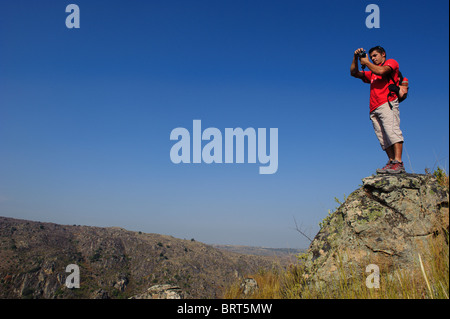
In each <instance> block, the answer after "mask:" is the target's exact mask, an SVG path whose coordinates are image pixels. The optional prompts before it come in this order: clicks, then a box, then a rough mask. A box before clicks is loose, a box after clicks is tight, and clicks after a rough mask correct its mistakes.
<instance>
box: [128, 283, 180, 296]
mask: <svg viewBox="0 0 450 319" xmlns="http://www.w3.org/2000/svg"><path fill="white" fill-rule="evenodd" d="M130 299H184V294H183V292H182V291H181V288H180V287H177V286H173V285H168V284H167V285H155V286H152V287H150V288H149V289H148V290H147V292H145V293H143V294H139V295H136V296H133V297H130Z"/></svg>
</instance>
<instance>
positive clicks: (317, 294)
mask: <svg viewBox="0 0 450 319" xmlns="http://www.w3.org/2000/svg"><path fill="white" fill-rule="evenodd" d="M448 239H449V238H448V233H447V232H445V233H442V234H441V235H439V236H437V237H435V238H433V240H430V245H429V247H428V249H426V250H423V251H421V252H419V253H418V254H417V265H416V267H414V268H413V269H408V270H400V269H390V271H389V272H383V270H382V269H383V268H382V267H380V270H381V273H380V286H379V288H368V287H367V286H366V280H367V277H368V275H369V273H366V272H357V271H355V270H350V271H344V267H340V269H339V270H340V271H339V279H338V280H336V281H335V282H333V283H331V284H329V285H327V286H326V287H317V286H314V285H311V284H310V283H308V282H307V279H306V278H305V275H304V270H303V267H302V266H301V264H298V265H291V266H290V267H289V268H288V269H286V270H280V269H274V270H272V271H265V272H260V273H258V274H256V275H255V276H253V277H252V278H253V279H255V280H256V282H257V283H258V287H259V289H257V290H256V291H255V292H254V293H253V294H250V295H247V296H243V294H242V288H241V287H240V282H236V283H235V284H233V285H232V286H231V287H230V288H229V289H228V290H227V291H226V293H225V295H224V298H225V299H244V298H249V299H296V298H301V299H448V298H449V246H448ZM384 269H386V268H384Z"/></svg>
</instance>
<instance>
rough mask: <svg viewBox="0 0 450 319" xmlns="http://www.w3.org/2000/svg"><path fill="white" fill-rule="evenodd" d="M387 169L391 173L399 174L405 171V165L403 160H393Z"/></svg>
mask: <svg viewBox="0 0 450 319" xmlns="http://www.w3.org/2000/svg"><path fill="white" fill-rule="evenodd" d="M386 171H387V172H388V173H389V174H399V173H405V172H406V170H405V167H404V166H403V162H399V161H393V162H392V164H391V167H390V168H387V169H386Z"/></svg>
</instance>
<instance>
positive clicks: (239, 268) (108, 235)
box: [0, 217, 283, 298]
mask: <svg viewBox="0 0 450 319" xmlns="http://www.w3.org/2000/svg"><path fill="white" fill-rule="evenodd" d="M244 251H245V250H242V252H244ZM247 251H248V249H247ZM281 262H283V261H281ZM69 264H76V265H78V266H79V268H80V288H78V289H76V288H72V289H69V288H67V287H66V286H65V280H66V278H67V276H68V275H69V274H70V273H69V272H68V273H66V272H65V270H66V267H67V265H69ZM274 264H280V258H278V257H273V256H272V257H271V256H256V255H254V254H252V255H244V254H239V253H236V252H232V251H226V250H224V249H218V248H215V247H212V246H210V245H206V244H204V243H200V242H196V241H193V240H183V239H177V238H174V237H171V236H166V235H158V234H146V233H141V232H134V231H128V230H125V229H122V228H117V227H111V228H101V227H91V226H75V225H73V226H69V225H58V224H53V223H43V222H36V221H28V220H19V219H13V218H6V217H0V298H129V297H132V296H134V295H137V294H141V293H144V292H145V291H147V289H148V288H149V287H151V286H153V285H164V284H170V285H175V286H178V287H180V288H181V289H182V290H183V292H184V295H185V296H186V298H220V297H221V294H222V293H223V290H224V289H225V288H226V287H227V286H228V285H229V284H231V283H232V282H234V281H235V280H236V279H237V278H239V277H245V276H247V275H248V274H252V273H255V272H257V271H258V270H260V269H262V268H265V269H267V268H271V267H273V265H274Z"/></svg>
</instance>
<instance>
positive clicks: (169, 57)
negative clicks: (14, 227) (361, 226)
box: [0, 0, 449, 248]
mask: <svg viewBox="0 0 450 319" xmlns="http://www.w3.org/2000/svg"><path fill="white" fill-rule="evenodd" d="M70 3H75V4H77V5H78V6H79V8H80V13H81V15H80V23H81V28H80V29H68V28H67V27H66V25H65V20H66V17H67V16H68V15H69V14H68V13H66V12H65V8H66V6H67V5H68V4H70ZM371 3H375V4H377V5H379V8H380V13H381V15H380V17H381V27H380V28H379V29H368V28H367V27H366V25H365V20H366V17H367V16H368V13H366V12H365V8H366V6H367V5H368V4H371ZM448 12H449V3H448V1H444V0H439V1H437V0H434V1H427V2H423V1H395V2H392V1H331V0H326V1H320V2H317V1H308V2H306V1H286V0H281V1H266V0H260V1H253V0H240V1H237V0H223V1H221V0H213V1H211V0H209V1H206V0H184V1H181V0H178V1H175V0H164V1H159V0H158V1H156V0H151V1H143V0H139V1H138V0H134V1H116V0H109V1H85V0H74V1H72V2H69V1H51V0H41V1H31V0H27V1H24V0H14V1H12V0H2V1H0V215H2V216H8V217H14V218H21V219H31V220H39V221H46V222H55V223H60V224H77V225H80V224H81V225H92V226H120V227H123V228H126V229H129V230H136V231H143V232H149V233H161V234H167V235H172V236H174V237H177V238H187V239H190V238H195V239H196V240H198V241H202V242H206V243H220V244H242V245H254V246H267V247H290V248H303V247H306V246H307V245H308V242H307V241H306V240H305V239H304V238H302V236H301V235H300V234H299V233H297V232H296V231H295V230H294V228H295V224H294V218H295V219H296V220H297V223H298V224H299V225H302V227H303V228H304V229H305V230H307V231H308V232H309V233H310V235H311V236H314V235H315V234H316V232H317V231H318V226H317V225H318V223H319V222H320V221H321V220H322V219H323V218H324V217H325V216H326V215H327V213H328V210H329V209H334V208H335V207H336V205H337V204H336V203H335V202H334V197H337V198H339V199H341V200H342V199H343V197H344V194H345V195H349V194H350V193H351V192H352V191H353V190H355V189H356V188H357V187H358V186H359V185H360V184H361V179H362V178H364V177H366V176H369V175H371V174H374V173H375V169H376V168H378V167H381V166H383V165H384V164H385V162H386V155H385V154H384V152H383V151H382V150H381V148H380V147H379V144H378V142H377V140H376V137H375V134H374V132H373V129H372V126H371V122H370V120H369V105H368V104H369V86H368V85H365V84H363V83H362V82H361V81H360V80H356V79H354V78H352V77H350V75H349V68H350V63H351V60H352V55H353V51H354V50H355V49H357V48H359V47H363V48H365V49H367V50H368V49H369V48H371V47H372V46H375V45H382V46H383V47H384V48H385V49H386V51H387V55H388V58H394V59H396V60H397V61H398V62H399V64H400V69H401V71H402V72H403V74H404V75H405V76H407V77H408V78H409V81H410V88H411V89H410V95H409V97H408V99H407V100H406V101H405V102H403V103H402V104H401V106H400V112H401V121H402V122H401V128H402V130H403V133H404V136H405V148H404V161H405V165H406V169H407V171H408V172H415V173H423V172H424V169H425V168H431V169H433V168H436V167H437V165H440V166H441V167H443V168H445V169H446V170H448V154H449V149H448V143H449V140H448V137H449V121H448V118H449V111H448V110H449V107H448V105H449V90H448V87H449V64H448V63H449V62H448V61H449V54H448V51H449V40H448V38H449V16H448ZM194 119H200V120H201V121H202V128H203V129H205V128H207V127H216V128H218V129H220V130H221V131H222V132H224V129H225V128H227V127H228V128H236V127H242V128H243V129H245V128H248V127H252V128H255V129H256V128H267V129H268V128H278V152H279V155H278V162H279V164H278V171H277V172H276V173H275V174H273V175H260V174H259V173H258V170H259V164H249V163H244V164H236V163H235V164H211V165H208V164H204V163H203V164H181V165H175V164H173V163H172V162H171V160H170V156H169V152H170V149H171V147H172V145H173V144H174V142H173V141H171V140H170V139H169V136H170V132H171V131H172V130H173V129H174V128H176V127H185V128H187V129H188V130H190V131H191V132H192V122H193V120H194Z"/></svg>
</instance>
